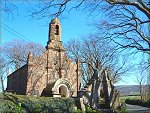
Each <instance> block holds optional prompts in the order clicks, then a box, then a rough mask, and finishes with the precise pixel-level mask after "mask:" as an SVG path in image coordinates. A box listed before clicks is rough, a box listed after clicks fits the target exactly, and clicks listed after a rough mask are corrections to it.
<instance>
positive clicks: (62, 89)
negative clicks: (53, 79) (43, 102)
mask: <svg viewBox="0 0 150 113" xmlns="http://www.w3.org/2000/svg"><path fill="white" fill-rule="evenodd" d="M59 94H61V97H66V98H68V97H69V90H68V88H67V86H66V85H61V86H60V87H59Z"/></svg>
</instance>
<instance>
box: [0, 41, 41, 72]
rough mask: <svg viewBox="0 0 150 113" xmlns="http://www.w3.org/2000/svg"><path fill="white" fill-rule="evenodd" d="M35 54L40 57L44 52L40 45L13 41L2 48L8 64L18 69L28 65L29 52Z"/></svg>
mask: <svg viewBox="0 0 150 113" xmlns="http://www.w3.org/2000/svg"><path fill="white" fill-rule="evenodd" d="M30 50H31V51H32V52H33V56H34V57H35V56H39V55H41V54H42V52H43V51H44V48H43V46H42V45H40V44H35V43H32V42H25V41H23V40H13V41H11V42H8V43H5V44H4V46H3V47H2V54H3V57H5V59H6V62H7V64H8V65H9V66H10V67H12V68H15V70H16V69H19V68H20V67H21V66H23V65H24V64H26V61H27V56H28V54H29V51H30Z"/></svg>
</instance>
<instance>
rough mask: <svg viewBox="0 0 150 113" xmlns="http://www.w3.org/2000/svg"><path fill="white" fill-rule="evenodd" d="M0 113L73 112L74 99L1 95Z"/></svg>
mask: <svg viewBox="0 0 150 113" xmlns="http://www.w3.org/2000/svg"><path fill="white" fill-rule="evenodd" d="M0 101H1V102H0V113H72V112H74V110H75V102H74V99H72V98H69V99H66V98H50V97H28V96H19V95H12V94H3V95H0Z"/></svg>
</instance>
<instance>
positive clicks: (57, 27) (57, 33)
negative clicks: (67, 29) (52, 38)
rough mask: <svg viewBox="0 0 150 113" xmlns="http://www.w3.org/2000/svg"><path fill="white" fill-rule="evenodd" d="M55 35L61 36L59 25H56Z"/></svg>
mask: <svg viewBox="0 0 150 113" xmlns="http://www.w3.org/2000/svg"><path fill="white" fill-rule="evenodd" d="M55 35H59V26H58V25H56V27H55Z"/></svg>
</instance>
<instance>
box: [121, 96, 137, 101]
mask: <svg viewBox="0 0 150 113" xmlns="http://www.w3.org/2000/svg"><path fill="white" fill-rule="evenodd" d="M120 99H121V102H125V100H126V99H140V96H139V95H137V96H122V97H121V98H120Z"/></svg>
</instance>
